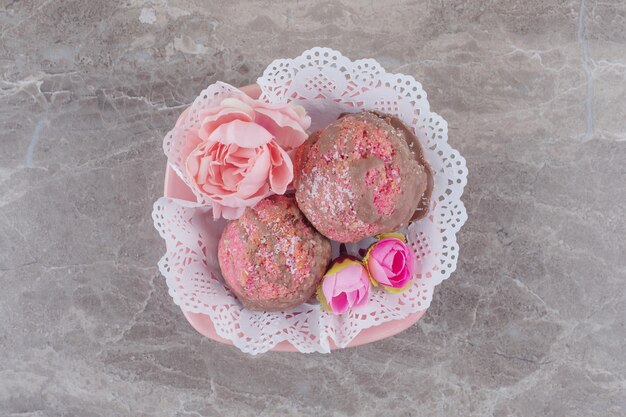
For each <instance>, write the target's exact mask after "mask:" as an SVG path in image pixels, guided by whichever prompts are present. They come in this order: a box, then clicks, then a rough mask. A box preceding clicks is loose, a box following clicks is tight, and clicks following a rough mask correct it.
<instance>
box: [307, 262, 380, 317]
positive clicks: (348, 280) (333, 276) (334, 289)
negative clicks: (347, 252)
mask: <svg viewBox="0 0 626 417" xmlns="http://www.w3.org/2000/svg"><path fill="white" fill-rule="evenodd" d="M369 290H370V279H369V277H368V275H367V270H366V269H365V267H363V264H362V263H361V262H359V261H358V260H356V259H353V258H350V257H346V256H343V257H340V258H337V259H336V260H335V261H334V262H333V264H332V265H331V267H330V269H329V270H328V271H327V272H326V274H325V275H324V278H323V279H322V283H321V284H320V286H319V287H318V291H317V298H318V299H319V301H320V303H321V304H322V308H323V309H324V310H326V311H330V312H331V313H334V314H342V313H345V312H346V311H348V310H350V309H351V308H353V307H359V306H362V305H364V304H366V303H367V301H368V300H369Z"/></svg>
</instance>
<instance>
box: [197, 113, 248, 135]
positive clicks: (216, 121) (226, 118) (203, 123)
mask: <svg viewBox="0 0 626 417" xmlns="http://www.w3.org/2000/svg"><path fill="white" fill-rule="evenodd" d="M199 117H200V129H199V130H198V136H199V137H200V138H201V139H202V140H207V139H208V138H209V136H211V134H212V133H213V132H214V131H215V130H216V129H217V128H219V127H220V126H223V125H226V124H230V123H232V122H233V121H235V120H239V121H244V122H252V121H253V120H254V113H248V112H246V111H242V110H239V109H234V108H223V109H221V110H220V111H219V112H218V113H217V114H210V113H208V112H206V111H205V112H202V113H200V115H199Z"/></svg>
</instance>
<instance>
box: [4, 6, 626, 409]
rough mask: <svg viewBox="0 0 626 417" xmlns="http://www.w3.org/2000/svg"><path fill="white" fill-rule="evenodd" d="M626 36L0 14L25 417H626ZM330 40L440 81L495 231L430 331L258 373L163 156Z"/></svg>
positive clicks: (354, 54)
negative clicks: (221, 319) (209, 297)
mask: <svg viewBox="0 0 626 417" xmlns="http://www.w3.org/2000/svg"><path fill="white" fill-rule="evenodd" d="M625 28H626V3H624V1H622V0H603V1H592V0H582V1H579V0H576V1H570V0H559V1H554V0H552V1H543V0H526V1H524V0H504V1H493V0H492V1H463V0H441V1H391V0H380V1H348V0H343V1H341V2H339V1H321V2H320V1H307V2H303V1H287V0H283V1H267V0H263V1H261V0H255V1H247V2H240V1H233V0H229V1H223V0H219V1H211V2H202V1H200V0H196V1H186V0H151V1H147V0H127V1H123V2H112V1H105V0H94V1H88V2H87V1H78V0H76V1H49V0H48V1H44V2H33V1H16V0H14V1H11V0H0V282H1V283H2V290H1V291H0V315H1V317H2V320H1V322H0V415H2V416H18V415H19V416H29V417H31V416H32V417H34V416H84V417H87V416H181V417H182V416H185V417H191V416H218V415H219V416H425V415H429V416H460V415H463V416H497V417H501V416H568V417H575V416H585V417H589V416H601V417H607V416H624V415H626V381H625V374H626V361H625V360H624V359H625V358H626V348H625V344H626V342H625V340H626V329H625V328H624V324H625V317H626V295H625V284H626V282H625V280H626V245H625V238H624V236H625V235H626V227H625V226H624V220H625V219H626V216H625V214H626V213H625V211H626V210H625V205H626V119H625V116H624V115H625V114H626V35H625V33H626V31H625V30H624V29H625ZM316 45H323V46H330V47H333V48H336V49H339V50H341V51H343V52H344V54H346V55H347V56H349V57H351V58H353V59H356V58H361V57H374V58H376V59H377V60H379V61H380V62H381V63H382V64H383V65H385V66H386V68H387V69H389V70H392V71H399V72H404V73H407V74H411V75H414V76H415V77H416V78H417V79H419V80H420V81H422V83H423V84H424V86H425V88H426V90H427V91H428V94H429V99H430V102H431V106H432V107H433V109H435V110H436V111H437V112H439V113H440V114H442V115H443V116H444V117H445V118H446V119H447V120H448V121H449V124H450V142H451V143H452V144H453V146H454V147H456V148H458V149H459V150H460V151H461V152H462V153H463V155H464V156H465V157H466V158H467V163H468V167H469V172H470V176H469V183H468V186H467V188H466V194H465V196H464V201H465V203H466V206H467V208H468V213H469V216H470V217H469V220H468V222H467V224H466V225H465V227H464V228H463V229H462V230H461V232H460V234H459V240H460V245H461V256H460V261H459V265H458V269H457V271H456V273H455V274H454V275H453V277H452V278H451V279H450V280H448V281H447V282H445V283H444V284H443V285H441V286H440V287H438V292H437V293H436V294H435V297H434V301H433V304H432V307H431V308H430V309H429V311H428V313H427V314H426V316H425V317H424V319H423V320H421V321H420V322H419V323H418V324H417V325H415V326H413V327H412V328H410V329H409V330H408V331H406V332H404V333H402V334H400V335H398V336H396V337H393V338H390V339H387V340H384V341H381V342H378V343H374V344H371V345H367V346H363V347H358V348H354V349H349V350H344V351H339V352H335V353H333V354H332V355H326V356H325V355H320V354H311V355H302V354H277V353H268V354H264V355H261V356H257V357H249V356H247V355H244V354H242V353H240V352H239V351H237V350H235V349H233V348H230V347H226V346H223V345H219V344H217V343H215V342H212V341H210V340H206V339H203V338H202V337H200V336H199V335H198V334H196V333H195V332H194V330H193V329H191V327H190V326H189V325H188V324H187V323H186V321H185V319H184V318H183V315H182V313H181V311H180V310H179V309H178V308H177V307H176V306H174V305H173V303H172V302H171V300H170V297H169V296H168V294H167V288H166V285H165V282H164V279H163V278H162V277H161V276H160V275H159V273H158V271H157V268H156V262H157V260H158V259H159V257H160V255H161V254H162V252H163V242H162V241H161V239H160V238H159V236H158V234H157V233H156V231H155V230H154V229H153V228H152V222H151V219H150V211H151V207H152V203H153V201H155V200H156V199H157V198H158V197H159V196H160V195H161V193H162V187H163V171H164V165H165V158H164V156H163V154H162V152H161V140H162V137H163V135H164V134H165V133H166V132H167V131H168V129H169V128H170V127H171V126H172V125H173V123H174V121H175V120H176V116H177V114H178V113H179V112H180V111H181V109H182V108H183V107H184V106H185V105H186V104H187V103H189V102H190V101H191V100H192V99H193V98H194V97H195V94H196V93H197V92H199V91H200V90H201V89H202V88H203V87H204V86H206V85H207V84H209V83H212V82H214V81H216V80H224V81H226V82H229V83H232V84H235V85H242V84H248V83H250V82H252V81H254V80H255V78H256V76H257V75H258V74H259V73H260V71H262V69H263V68H264V67H265V66H266V65H267V64H268V63H269V62H270V61H271V60H272V59H274V58H279V57H290V56H296V55H298V54H299V53H300V52H301V51H302V50H304V49H306V48H308V47H312V46H316Z"/></svg>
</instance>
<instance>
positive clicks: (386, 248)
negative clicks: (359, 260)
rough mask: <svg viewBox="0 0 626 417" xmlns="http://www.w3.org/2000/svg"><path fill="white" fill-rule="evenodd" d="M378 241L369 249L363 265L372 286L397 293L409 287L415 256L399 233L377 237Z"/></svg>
mask: <svg viewBox="0 0 626 417" xmlns="http://www.w3.org/2000/svg"><path fill="white" fill-rule="evenodd" d="M377 237H378V238H379V239H380V240H379V241H378V242H376V243H374V244H373V245H372V246H370V247H369V249H368V250H367V253H366V255H365V258H364V259H363V263H364V264H365V266H366V267H367V270H368V272H369V275H370V278H371V280H372V284H373V285H374V286H378V285H381V286H382V287H383V288H384V289H385V290H387V291H389V292H393V293H399V292H402V291H405V290H407V289H408V288H409V287H410V286H411V279H412V278H413V272H414V270H415V255H414V254H413V251H412V250H411V249H410V248H409V247H408V246H407V245H406V239H405V237H404V236H403V235H402V234H400V233H387V234H382V235H379V236H377Z"/></svg>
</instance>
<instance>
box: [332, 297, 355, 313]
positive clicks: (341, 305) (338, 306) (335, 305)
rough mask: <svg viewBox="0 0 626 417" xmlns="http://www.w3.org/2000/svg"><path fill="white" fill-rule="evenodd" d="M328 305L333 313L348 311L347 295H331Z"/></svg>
mask: <svg viewBox="0 0 626 417" xmlns="http://www.w3.org/2000/svg"><path fill="white" fill-rule="evenodd" d="M328 305H329V306H330V308H331V310H332V311H333V313H336V314H342V313H345V312H346V311H348V309H349V308H350V304H349V303H348V296H347V295H346V294H345V293H344V294H340V295H338V296H337V297H333V298H332V299H331V300H329V302H328Z"/></svg>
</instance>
